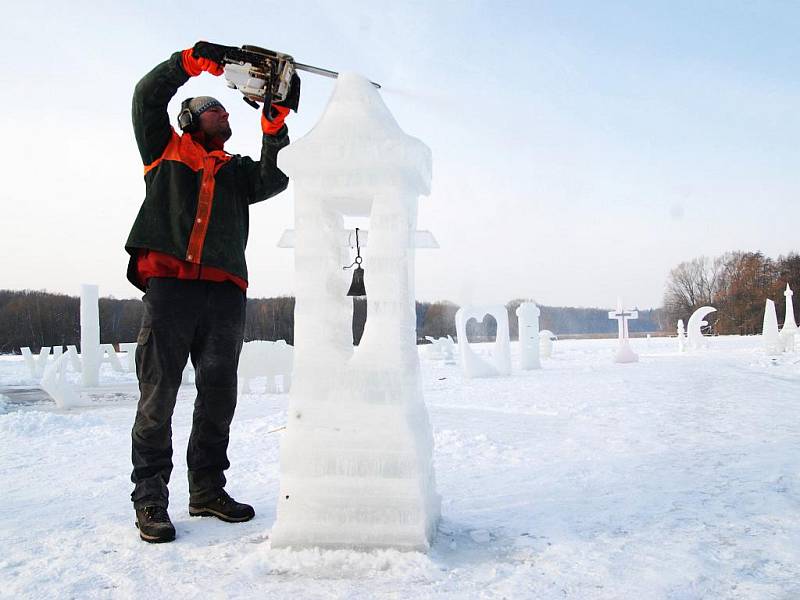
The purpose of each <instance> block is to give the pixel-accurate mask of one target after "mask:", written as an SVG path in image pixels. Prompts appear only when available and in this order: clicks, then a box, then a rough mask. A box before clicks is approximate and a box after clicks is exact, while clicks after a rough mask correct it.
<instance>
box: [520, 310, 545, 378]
mask: <svg viewBox="0 0 800 600" xmlns="http://www.w3.org/2000/svg"><path fill="white" fill-rule="evenodd" d="M540 314H541V311H540V310H539V307H538V306H536V304H535V303H534V302H523V303H522V304H520V305H519V306H518V307H517V319H519V360H520V368H522V369H524V370H531V369H541V368H542V363H541V362H540V361H539V315H540Z"/></svg>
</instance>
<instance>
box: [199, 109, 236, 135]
mask: <svg viewBox="0 0 800 600" xmlns="http://www.w3.org/2000/svg"><path fill="white" fill-rule="evenodd" d="M200 130H201V131H202V132H203V133H204V134H205V135H206V137H208V138H218V139H221V140H222V141H223V142H227V141H228V140H229V139H230V137H231V134H232V132H231V125H230V123H228V112H227V111H226V110H225V109H224V108H223V107H221V106H214V107H212V108H209V109H208V110H205V111H203V112H202V113H201V115H200Z"/></svg>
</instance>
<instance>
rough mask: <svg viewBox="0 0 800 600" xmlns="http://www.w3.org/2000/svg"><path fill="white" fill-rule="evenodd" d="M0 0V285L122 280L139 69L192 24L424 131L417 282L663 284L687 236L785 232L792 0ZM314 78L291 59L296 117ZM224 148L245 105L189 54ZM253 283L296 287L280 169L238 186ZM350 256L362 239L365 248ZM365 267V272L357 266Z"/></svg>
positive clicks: (582, 294)
mask: <svg viewBox="0 0 800 600" xmlns="http://www.w3.org/2000/svg"><path fill="white" fill-rule="evenodd" d="M3 13H4V14H3V18H2V21H0V47H1V48H2V50H3V51H2V52H0V85H1V86H2V88H1V89H2V90H3V92H2V94H0V126H1V127H2V131H3V132H4V135H5V138H6V140H5V142H6V143H5V144H3V148H2V149H1V150H0V155H1V156H2V163H1V164H2V165H3V174H4V182H3V185H2V187H0V207H2V215H3V216H2V219H0V289H38V290H41V289H46V290H48V291H51V292H59V293H67V294H71V295H78V293H79V291H80V285H81V284H82V283H96V284H98V285H99V286H100V293H101V295H103V296H108V295H110V296H114V297H116V298H135V297H139V296H140V292H139V291H138V290H136V289H135V288H134V287H133V286H132V285H131V284H130V283H128V282H127V280H126V279H125V270H126V266H127V260H128V257H127V254H126V253H125V251H124V248H123V246H124V243H125V240H126V238H127V235H128V232H129V230H130V226H131V224H132V223H133V220H134V218H135V216H136V213H137V211H138V209H139V206H140V204H141V201H142V199H143V197H144V182H143V179H142V165H141V160H140V158H139V155H138V152H137V150H136V145H135V142H134V138H133V131H132V127H131V123H130V102H131V94H132V91H133V88H134V86H135V84H136V82H137V81H138V80H139V79H140V78H141V77H142V76H143V75H144V74H145V73H147V71H149V70H150V69H151V68H152V67H154V66H155V65H156V64H158V63H159V62H161V61H163V60H165V59H167V58H168V57H169V55H170V54H171V53H172V52H174V51H176V50H182V49H184V48H188V47H191V46H192V45H193V44H194V43H195V42H196V41H198V40H201V39H202V40H208V41H211V42H216V43H221V44H226V45H242V44H252V45H256V46H261V47H265V48H270V49H272V50H277V51H280V52H285V53H288V54H291V55H292V56H294V57H295V59H296V60H297V61H298V62H303V63H306V64H312V65H316V66H320V67H325V68H329V69H333V70H337V71H354V72H357V73H360V74H362V75H365V76H366V77H368V78H370V79H372V80H373V81H377V82H379V83H381V84H382V86H383V88H382V90H381V95H382V97H383V99H384V101H385V103H386V104H387V106H388V107H389V109H390V110H391V111H392V113H393V114H394V116H395V118H396V119H397V121H398V123H399V124H400V126H401V127H402V128H403V130H404V131H405V132H406V133H408V134H409V135H413V136H415V137H417V138H419V139H420V140H422V141H423V142H424V143H425V144H427V145H428V146H429V147H430V148H431V151H432V154H433V182H432V191H431V194H430V196H427V197H421V198H420V200H419V217H418V228H419V229H427V230H430V231H431V232H432V233H433V235H434V236H435V237H436V239H437V241H438V242H439V244H440V246H441V247H440V248H439V249H436V250H419V251H418V252H417V266H416V291H417V298H418V299H419V300H429V301H432V300H451V301H453V302H457V303H459V304H464V303H476V304H487V303H494V302H507V301H509V300H511V299H515V298H530V299H535V300H536V301H537V302H539V303H541V304H546V305H564V306H600V307H611V306H615V305H616V302H617V298H618V297H619V296H622V297H623V298H624V302H625V304H626V305H629V306H632V307H634V306H635V307H639V308H649V307H657V306H660V305H661V302H662V295H663V291H664V284H665V281H666V278H667V276H668V274H669V271H670V269H672V268H673V267H675V266H676V265H677V264H678V263H680V262H681V261H685V260H690V259H692V258H694V257H697V256H702V255H706V256H716V255H719V254H722V253H724V252H726V251H729V250H760V251H762V252H764V253H765V254H766V255H768V256H773V257H777V256H778V255H780V254H786V253H788V252H790V251H797V250H800V247H799V246H800V244H798V242H797V240H798V233H799V232H800V202H798V200H800V150H798V140H800V113H799V112H798V106H800V78H799V77H798V70H797V65H798V64H800V37H799V36H798V35H797V31H798V30H800V3H798V2H794V1H774V2H766V1H764V2H754V1H748V2H743V1H735V0H730V1H722V0H720V1H705V2H696V1H683V0H670V1H663V2H661V1H648V2H638V1H633V0H632V1H629V2H622V1H616V0H609V1H606V2H594V1H588V0H587V1H583V2H578V1H569V0H565V1H558V2H556V1H552V2H532V1H528V2H516V1H499V0H497V1H485V2H483V1H472V2H470V1H447V2H445V1H427V2H416V1H415V2H410V1H402V0H395V1H393V2H384V1H382V0H377V1H375V0H372V1H363V2H361V1H357V2H348V1H339V2H333V1H322V0H318V1H304V0H296V1H294V2H270V1H265V0H258V1H249V0H240V1H238V2H236V3H222V2H208V1H206V0H196V1H194V2H192V3H186V2H181V3H177V2H174V3H171V2H150V1H142V2H124V1H122V2H117V3H99V2H81V1H77V2H70V3H55V2H52V1H51V2H42V1H39V0H31V1H27V2H15V3H13V4H12V5H10V6H8V7H5V8H4V11H3ZM333 86H334V82H333V81H332V80H329V79H326V78H322V77H318V76H315V75H311V74H305V75H303V85H302V95H301V102H300V111H299V112H298V114H296V115H295V114H292V115H291V116H290V117H289V119H288V121H287V124H288V125H289V129H290V135H291V136H292V138H294V139H298V138H300V137H302V136H303V135H304V134H305V133H307V132H308V131H309V130H310V129H311V128H312V127H313V126H314V124H315V123H316V122H317V120H318V119H319V118H320V116H321V115H322V113H323V111H324V108H325V105H326V103H327V100H328V98H329V97H330V94H331V92H332V90H333ZM201 94H208V95H212V96H215V97H217V98H219V99H220V100H221V101H222V102H223V103H224V104H225V106H226V108H227V109H228V111H229V112H230V113H231V117H230V121H231V126H232V129H233V137H232V138H231V140H230V141H229V142H228V144H227V146H226V149H227V150H229V151H231V152H234V153H238V154H247V155H251V156H256V155H257V154H258V151H259V147H260V129H259V120H258V113H257V112H256V111H254V110H253V109H252V108H250V107H248V106H247V105H246V104H245V103H244V102H242V101H241V99H240V98H241V95H240V94H239V92H236V91H235V90H229V89H227V88H226V87H225V84H224V81H223V79H221V78H214V77H212V76H210V75H208V74H204V75H202V76H200V77H197V78H193V79H192V80H190V81H189V82H188V83H187V84H186V85H185V86H184V87H183V88H181V90H180V91H179V92H178V95H177V96H176V97H175V99H174V100H173V103H172V104H171V105H170V113H171V115H172V116H173V120H174V117H175V115H176V114H177V112H178V107H179V104H180V100H181V99H183V98H184V97H187V96H196V95H201ZM250 217H251V218H250V241H249V245H248V250H247V261H248V266H249V272H250V288H249V290H248V295H249V296H251V297H264V296H275V295H285V294H291V293H292V292H293V285H294V276H293V270H294V266H293V251H292V250H289V249H280V248H278V247H277V242H278V239H279V238H280V236H281V234H282V232H283V231H284V230H285V229H291V228H293V219H294V216H293V196H292V188H291V186H290V188H289V189H288V190H287V191H286V192H284V193H282V194H280V195H279V196H277V197H275V198H273V199H271V200H269V201H267V202H264V203H261V204H258V205H255V206H253V207H252V210H251V214H250ZM365 264H366V263H365ZM368 277H369V275H368V274H367V278H368Z"/></svg>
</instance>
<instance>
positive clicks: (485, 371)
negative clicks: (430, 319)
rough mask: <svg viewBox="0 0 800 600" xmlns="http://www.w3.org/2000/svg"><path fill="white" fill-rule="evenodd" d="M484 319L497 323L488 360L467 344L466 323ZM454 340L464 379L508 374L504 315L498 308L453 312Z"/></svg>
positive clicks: (490, 306)
mask: <svg viewBox="0 0 800 600" xmlns="http://www.w3.org/2000/svg"><path fill="white" fill-rule="evenodd" d="M487 316H491V317H494V320H495V321H496V322H497V335H496V337H495V341H494V344H493V345H492V346H491V347H490V349H489V359H488V360H486V359H484V358H483V357H481V356H480V355H478V354H477V353H476V352H475V351H474V350H473V349H472V346H470V344H469V341H467V322H468V321H469V320H470V319H475V320H476V321H482V320H483V319H485V318H486V317H487ZM455 319H456V336H457V337H458V350H459V355H460V356H461V370H462V371H463V373H464V376H465V377H468V378H475V377H497V376H502V375H510V374H511V341H510V338H509V333H508V311H507V310H506V307H505V306H503V305H502V304H488V305H484V306H462V307H461V308H459V309H458V310H457V311H456V317H455Z"/></svg>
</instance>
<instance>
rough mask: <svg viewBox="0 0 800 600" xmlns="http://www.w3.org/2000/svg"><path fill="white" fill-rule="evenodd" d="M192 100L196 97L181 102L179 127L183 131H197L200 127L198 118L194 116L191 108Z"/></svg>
mask: <svg viewBox="0 0 800 600" xmlns="http://www.w3.org/2000/svg"><path fill="white" fill-rule="evenodd" d="M192 100H194V98H187V99H186V100H184V101H183V102H181V112H179V113H178V127H180V128H181V131H185V132H186V133H192V132H193V131H196V130H197V127H198V122H197V119H195V118H194V115H193V114H192V111H191V110H189V103H190V102H191V101H192Z"/></svg>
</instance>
